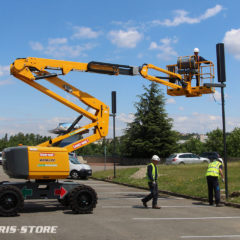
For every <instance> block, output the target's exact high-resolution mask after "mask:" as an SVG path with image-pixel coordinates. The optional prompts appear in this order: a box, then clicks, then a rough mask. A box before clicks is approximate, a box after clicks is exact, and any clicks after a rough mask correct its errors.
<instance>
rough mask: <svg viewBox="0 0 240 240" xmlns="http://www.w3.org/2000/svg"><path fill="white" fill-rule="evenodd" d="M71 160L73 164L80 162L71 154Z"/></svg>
mask: <svg viewBox="0 0 240 240" xmlns="http://www.w3.org/2000/svg"><path fill="white" fill-rule="evenodd" d="M69 160H70V161H71V163H72V164H80V162H79V161H78V159H77V158H76V157H73V156H69Z"/></svg>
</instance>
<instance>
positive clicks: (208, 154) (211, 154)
mask: <svg viewBox="0 0 240 240" xmlns="http://www.w3.org/2000/svg"><path fill="white" fill-rule="evenodd" d="M200 157H204V158H208V159H209V160H210V161H211V162H212V161H213V160H215V159H217V158H221V157H220V155H219V154H218V153H217V152H204V153H202V154H200Z"/></svg>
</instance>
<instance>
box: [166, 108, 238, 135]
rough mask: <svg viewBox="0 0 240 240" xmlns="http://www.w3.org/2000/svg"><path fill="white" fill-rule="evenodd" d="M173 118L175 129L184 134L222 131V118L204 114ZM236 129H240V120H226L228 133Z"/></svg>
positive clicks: (229, 118) (174, 116)
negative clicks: (218, 129)
mask: <svg viewBox="0 0 240 240" xmlns="http://www.w3.org/2000/svg"><path fill="white" fill-rule="evenodd" d="M170 117H171V118H173V120H174V123H173V126H174V129H175V130H177V131H179V132H182V133H191V132H196V133H207V132H210V131H212V130H214V129H216V128H220V129H222V116H221V115H211V114H202V113H197V112H195V113H192V115H188V116H181V115H172V116H171V115H170ZM235 127H240V118H231V117H228V118H227V119H226V129H227V131H232V130H233V129H234V128H235Z"/></svg>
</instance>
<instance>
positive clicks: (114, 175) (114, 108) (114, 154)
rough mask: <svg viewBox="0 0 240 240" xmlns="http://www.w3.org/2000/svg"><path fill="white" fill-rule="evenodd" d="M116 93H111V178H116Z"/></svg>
mask: <svg viewBox="0 0 240 240" xmlns="http://www.w3.org/2000/svg"><path fill="white" fill-rule="evenodd" d="M116 95H117V94H116V91H112V117H113V177H114V178H116V158H115V157H116V136H115V129H116V122H115V118H116V112H117V107H116Z"/></svg>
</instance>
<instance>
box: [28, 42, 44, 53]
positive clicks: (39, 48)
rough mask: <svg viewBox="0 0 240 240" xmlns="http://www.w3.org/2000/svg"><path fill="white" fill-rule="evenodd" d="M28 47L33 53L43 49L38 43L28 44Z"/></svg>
mask: <svg viewBox="0 0 240 240" xmlns="http://www.w3.org/2000/svg"><path fill="white" fill-rule="evenodd" d="M29 44H30V47H31V48H32V50H35V51H42V50H43V49H44V47H43V45H42V44H41V43H40V42H32V41H31V42H30V43H29Z"/></svg>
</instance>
